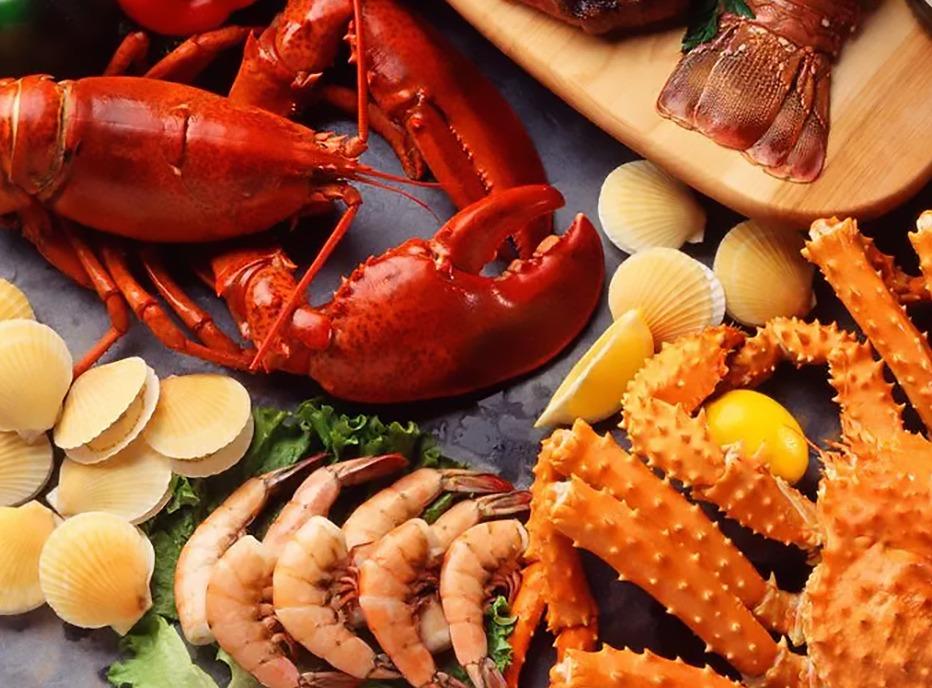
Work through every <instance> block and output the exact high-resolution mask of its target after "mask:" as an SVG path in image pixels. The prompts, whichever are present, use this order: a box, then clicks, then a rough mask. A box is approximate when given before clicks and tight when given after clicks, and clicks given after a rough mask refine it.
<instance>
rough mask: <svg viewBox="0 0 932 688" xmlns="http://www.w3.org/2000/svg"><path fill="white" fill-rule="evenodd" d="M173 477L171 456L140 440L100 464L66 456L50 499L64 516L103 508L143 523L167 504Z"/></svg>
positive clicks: (131, 521) (108, 511)
mask: <svg viewBox="0 0 932 688" xmlns="http://www.w3.org/2000/svg"><path fill="white" fill-rule="evenodd" d="M171 480H172V471H171V465H170V464H169V461H168V459H166V458H165V457H164V456H162V455H160V454H158V453H156V452H155V450H153V449H152V448H151V447H149V445H147V444H146V443H145V442H141V441H140V442H136V443H134V444H133V445H132V446H130V447H129V448H128V449H126V450H125V451H123V452H121V453H120V454H118V455H117V456H115V457H114V458H113V459H111V460H110V461H106V462H104V463H101V464H97V465H92V466H88V465H85V464H81V463H77V462H76V461H72V460H71V459H65V460H64V461H63V462H62V465H61V470H60V471H59V474H58V487H56V488H55V489H54V490H52V491H51V492H49V494H48V496H47V497H46V499H47V500H48V503H49V504H51V505H52V506H53V507H54V508H55V511H57V512H58V513H60V514H61V515H62V516H74V515H75V514H80V513H84V512H87V511H103V512H106V513H108V514H114V515H116V516H119V517H121V518H124V519H126V520H127V521H129V522H130V523H142V522H143V521H144V520H146V519H147V518H150V517H151V516H153V515H154V513H153V510H154V509H156V507H157V506H158V505H159V504H164V502H165V495H166V494H167V493H168V491H169V486H170V484H171ZM156 513H157V512H156Z"/></svg>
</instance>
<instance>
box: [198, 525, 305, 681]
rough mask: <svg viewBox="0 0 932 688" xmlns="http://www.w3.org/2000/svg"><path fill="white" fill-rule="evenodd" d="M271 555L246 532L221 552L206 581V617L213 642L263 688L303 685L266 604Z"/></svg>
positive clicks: (285, 637)
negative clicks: (264, 687)
mask: <svg viewBox="0 0 932 688" xmlns="http://www.w3.org/2000/svg"><path fill="white" fill-rule="evenodd" d="M274 566H275V558H274V557H273V556H272V555H271V554H270V553H269V552H268V551H267V550H266V549H265V548H264V547H263V545H262V543H261V542H259V541H258V540H256V539H255V538H254V537H252V536H251V535H247V536H245V537H242V538H240V539H239V540H238V541H237V542H236V543H235V544H233V546H232V547H230V548H229V549H228V550H227V551H226V553H225V554H224V555H223V556H222V557H220V560H219V561H218V562H217V564H216V566H214V567H213V571H212V573H211V576H210V582H209V584H208V586H207V600H206V606H207V619H208V621H209V622H210V627H211V628H212V629H213V630H214V635H215V636H216V639H217V643H218V644H219V645H220V647H221V648H223V649H224V650H226V652H227V653H229V655H230V656H231V657H232V658H233V659H234V660H236V663H237V664H239V665H240V666H241V667H242V668H243V669H244V670H245V671H248V672H249V673H250V674H252V675H253V676H254V677H255V678H256V679H257V680H258V681H259V682H260V683H262V685H263V686H266V688H302V687H303V686H306V685H307V682H306V681H305V680H304V679H303V677H302V675H301V672H299V671H298V668H297V667H296V666H295V664H294V662H293V661H291V659H290V658H289V655H290V654H291V646H290V640H289V638H288V636H287V635H286V634H285V633H284V632H282V630H281V628H280V626H279V625H278V622H277V621H276V619H275V616H274V613H273V610H272V606H271V605H270V604H269V588H270V586H271V583H272V570H273V568H274Z"/></svg>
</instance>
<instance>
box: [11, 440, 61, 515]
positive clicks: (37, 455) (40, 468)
mask: <svg viewBox="0 0 932 688" xmlns="http://www.w3.org/2000/svg"><path fill="white" fill-rule="evenodd" d="M53 463H54V461H53V456H52V445H51V444H50V443H49V440H48V437H46V436H45V435H40V436H39V437H37V438H36V439H35V441H33V442H27V441H26V440H24V439H23V438H22V437H20V436H19V435H17V434H16V433H15V432H0V506H12V505H14V504H21V503H23V502H25V501H27V500H29V499H32V498H33V497H35V496H36V495H37V494H38V493H39V492H40V491H41V490H42V488H43V487H45V484H46V483H47V482H48V480H49V476H51V475H52V466H53Z"/></svg>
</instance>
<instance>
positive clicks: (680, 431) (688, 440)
mask: <svg viewBox="0 0 932 688" xmlns="http://www.w3.org/2000/svg"><path fill="white" fill-rule="evenodd" d="M741 341H742V337H741V335H740V334H739V333H738V332H736V331H735V330H732V329H730V328H725V327H722V328H715V329H711V330H707V331H706V332H703V333H701V334H698V335H694V336H691V337H687V338H684V339H681V340H680V341H679V342H677V344H676V345H673V346H666V347H664V349H662V350H661V352H660V353H659V354H657V355H656V356H654V357H653V358H652V359H650V360H649V361H648V362H647V364H646V365H645V366H644V367H643V368H642V369H641V370H640V372H638V374H637V375H636V376H635V378H634V379H633V380H632V381H631V383H630V384H629V386H628V390H627V393H626V394H625V402H624V406H625V412H624V418H623V420H622V427H623V428H624V429H625V430H626V431H627V432H628V435H629V437H630V438H631V445H632V449H633V451H634V453H635V454H638V455H639V456H643V457H645V458H646V459H647V462H648V464H649V465H650V466H652V467H656V468H659V469H660V470H662V471H663V472H664V473H665V474H666V475H668V476H670V477H672V478H676V479H677V480H680V481H682V482H683V483H685V484H686V485H687V486H689V487H690V489H691V490H692V493H693V494H694V495H695V496H696V497H697V498H699V499H703V500H705V501H710V502H712V503H714V504H717V505H718V506H719V507H720V508H721V509H722V510H723V511H724V512H725V513H726V514H727V515H728V516H730V517H732V518H734V519H735V520H737V521H738V522H739V523H741V524H743V525H745V526H747V527H749V528H751V529H752V530H754V531H755V532H757V533H760V534H761V535H764V536H765V537H768V538H771V539H774V540H778V541H780V542H784V543H787V544H794V545H797V546H799V547H801V548H802V549H806V550H812V549H814V548H815V547H816V546H817V545H818V537H817V535H816V533H815V531H814V529H813V527H812V524H813V523H814V522H815V514H814V512H813V509H812V503H811V502H810V501H809V500H808V499H806V498H805V497H804V496H803V495H802V494H800V493H799V492H798V491H796V490H795V489H793V488H792V487H790V486H789V485H787V484H786V483H785V482H783V481H781V480H779V479H777V478H775V477H774V476H773V475H772V474H771V473H770V471H769V470H768V468H767V467H766V466H764V465H763V464H761V462H759V461H758V460H757V459H756V458H754V457H746V456H743V455H742V454H741V452H740V449H736V448H732V449H729V450H728V451H726V450H724V449H722V448H721V447H720V446H719V445H718V444H716V443H715V442H713V441H712V438H711V437H710V436H709V432H708V429H707V428H706V424H705V418H704V415H703V414H702V413H700V414H699V415H698V416H695V417H694V416H692V415H690V414H692V413H693V412H694V411H695V410H696V408H697V407H698V406H699V404H700V403H701V402H702V401H703V400H704V399H705V398H706V397H707V396H709V395H710V394H711V393H712V392H713V391H714V390H715V388H716V386H717V385H718V384H719V382H720V381H721V380H722V378H724V376H725V375H726V373H727V371H728V368H727V364H726V360H727V357H728V354H729V353H730V351H731V350H732V349H734V348H735V347H736V346H737V345H738V344H740V343H741Z"/></svg>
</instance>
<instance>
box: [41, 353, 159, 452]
mask: <svg viewBox="0 0 932 688" xmlns="http://www.w3.org/2000/svg"><path fill="white" fill-rule="evenodd" d="M148 371H149V366H147V365H146V362H145V361H144V360H142V359H141V358H139V357H133V358H125V359H123V360H122V361H114V362H113V363H108V364H106V365H102V366H98V367H96V368H91V369H90V370H88V371H87V372H86V373H84V374H83V375H81V376H80V377H79V378H78V379H77V380H75V381H74V385H72V387H71V391H70V392H68V397H67V398H66V399H65V408H64V409H63V410H62V414H61V419H59V421H58V424H57V425H56V426H55V444H56V445H57V446H59V447H60V448H62V449H74V448H75V447H80V446H81V445H82V444H87V443H88V442H90V441H91V440H93V439H94V438H95V437H98V436H100V435H101V434H102V433H103V432H104V431H105V430H107V428H109V427H111V426H112V425H113V424H114V423H116V422H117V420H118V419H119V418H120V417H121V416H123V415H124V414H125V413H126V411H127V409H129V407H130V405H132V404H133V403H134V401H135V400H136V399H138V398H139V396H140V392H142V389H143V387H145V385H146V377H147V373H148Z"/></svg>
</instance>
